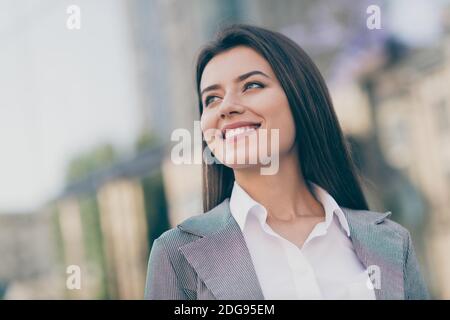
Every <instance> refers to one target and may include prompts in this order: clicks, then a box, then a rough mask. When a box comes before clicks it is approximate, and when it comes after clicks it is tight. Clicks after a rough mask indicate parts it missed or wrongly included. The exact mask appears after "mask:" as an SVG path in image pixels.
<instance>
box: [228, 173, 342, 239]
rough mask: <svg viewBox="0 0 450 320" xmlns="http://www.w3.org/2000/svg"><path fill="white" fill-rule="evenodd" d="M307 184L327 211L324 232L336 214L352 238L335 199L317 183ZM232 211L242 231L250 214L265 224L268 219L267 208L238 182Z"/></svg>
mask: <svg viewBox="0 0 450 320" xmlns="http://www.w3.org/2000/svg"><path fill="white" fill-rule="evenodd" d="M307 182H308V183H309V185H310V186H311V187H312V188H311V190H312V192H313V194H314V196H315V197H316V199H317V200H318V201H319V202H320V203H321V204H322V206H323V207H324V209H325V224H324V227H323V232H325V231H326V230H327V229H328V227H329V226H330V224H331V222H332V221H333V214H336V216H337V218H338V220H339V223H340V224H341V227H342V228H343V229H344V230H345V232H346V233H347V236H350V227H349V225H348V222H347V219H346V218H345V215H344V212H343V211H342V209H341V208H340V207H339V205H338V204H337V203H336V201H335V200H334V198H333V197H332V196H331V195H330V194H329V193H328V192H327V191H325V190H324V189H323V188H321V187H319V186H318V185H316V184H315V183H313V182H311V181H307ZM230 211H231V214H232V215H233V217H234V219H235V220H236V222H237V223H238V225H239V227H240V228H241V230H242V231H243V230H244V227H245V224H246V222H247V217H248V214H249V213H253V214H255V215H256V216H257V218H258V220H259V221H260V223H264V222H265V221H266V217H267V210H266V208H265V207H264V206H263V205H262V204H260V203H259V202H257V201H255V200H254V199H253V198H252V197H250V195H249V194H248V193H247V192H246V191H245V190H244V189H243V188H242V187H241V186H240V185H239V184H238V183H237V182H236V181H234V184H233V190H232V192H231V197H230Z"/></svg>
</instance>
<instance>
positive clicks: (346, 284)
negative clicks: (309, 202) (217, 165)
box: [230, 181, 376, 300]
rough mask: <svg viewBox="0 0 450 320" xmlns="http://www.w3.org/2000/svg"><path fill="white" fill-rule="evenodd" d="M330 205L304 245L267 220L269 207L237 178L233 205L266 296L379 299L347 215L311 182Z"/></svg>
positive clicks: (233, 213) (313, 188) (321, 201)
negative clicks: (352, 239)
mask: <svg viewBox="0 0 450 320" xmlns="http://www.w3.org/2000/svg"><path fill="white" fill-rule="evenodd" d="M308 183H310V185H311V186H312V188H311V189H312V190H313V194H314V196H315V197H316V199H317V200H318V201H319V202H320V203H321V204H322V206H323V207H324V210H325V221H323V222H320V223H318V224H317V225H316V226H315V227H314V228H313V230H312V231H311V233H310V234H309V236H308V238H307V239H306V241H305V243H304V244H303V246H302V247H301V248H299V247H298V246H297V245H295V244H294V243H292V242H290V241H289V240H287V239H285V238H283V237H282V236H280V235H279V234H278V233H276V232H275V231H274V230H273V229H272V228H271V227H270V226H269V225H268V224H267V223H266V218H267V210H266V208H265V207H264V206H262V205H261V204H260V203H258V202H256V201H255V200H254V199H252V198H251V197H250V196H249V195H248V193H247V192H246V191H245V190H244V189H242V187H241V186H239V184H238V183H237V182H236V181H235V182H234V186H233V190H232V193H231V197H230V210H231V213H232V215H233V217H234V218H235V220H236V222H237V223H238V224H239V227H240V228H241V230H242V233H243V235H244V238H245V241H246V243H247V247H248V249H249V252H250V256H251V258H252V261H253V265H254V267H255V271H256V275H257V277H258V280H259V283H260V285H261V289H262V291H263V295H264V297H265V299H268V300H270V299H352V300H353V299H367V300H375V299H376V298H375V293H374V291H373V287H372V286H371V285H370V279H369V276H368V273H367V270H366V269H365V268H364V266H363V264H362V263H361V261H360V260H359V258H358V257H357V255H356V253H355V251H354V249H353V245H352V242H351V239H350V238H349V237H350V229H349V226H348V223H347V220H346V218H345V216H344V213H343V212H342V210H341V208H340V207H339V206H338V204H337V203H336V201H335V200H334V199H333V197H332V196H331V195H329V194H328V192H326V191H325V190H324V189H322V188H321V187H319V186H318V185H316V184H314V183H312V182H309V181H308Z"/></svg>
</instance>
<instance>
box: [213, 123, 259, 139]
mask: <svg viewBox="0 0 450 320" xmlns="http://www.w3.org/2000/svg"><path fill="white" fill-rule="evenodd" d="M248 126H258V128H259V127H261V122H251V121H238V122H233V123H230V124H227V125H225V126H223V127H222V130H221V131H222V138H225V130H227V129H236V128H240V127H248Z"/></svg>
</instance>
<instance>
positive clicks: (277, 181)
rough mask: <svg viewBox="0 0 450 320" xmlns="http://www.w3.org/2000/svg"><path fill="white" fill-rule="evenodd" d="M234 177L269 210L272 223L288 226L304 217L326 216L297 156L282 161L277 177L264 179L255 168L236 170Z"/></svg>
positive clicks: (269, 176)
mask: <svg viewBox="0 0 450 320" xmlns="http://www.w3.org/2000/svg"><path fill="white" fill-rule="evenodd" d="M234 176H235V179H236V182H237V183H238V184H239V185H240V186H241V187H242V188H243V189H244V190H245V191H246V192H247V193H248V194H249V195H250V196H251V197H252V198H253V199H254V200H255V201H257V202H259V203H260V204H262V205H263V206H264V207H265V208H266V209H267V213H268V217H269V218H271V219H276V220H280V221H286V222H288V221H294V220H295V219H296V218H299V217H302V216H304V217H306V216H324V215H325V213H324V209H323V207H322V205H321V203H320V202H319V201H318V200H317V199H316V198H315V197H314V195H313V194H312V193H311V192H310V190H309V188H308V186H307V184H306V181H305V179H304V178H303V175H302V172H301V169H300V165H299V161H298V156H297V155H296V154H295V153H291V154H289V155H286V156H284V157H280V163H279V170H278V172H277V173H276V174H274V175H261V173H260V171H259V168H256V167H253V168H243V169H235V170H234Z"/></svg>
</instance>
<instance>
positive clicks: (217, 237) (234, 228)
mask: <svg viewBox="0 0 450 320" xmlns="http://www.w3.org/2000/svg"><path fill="white" fill-rule="evenodd" d="M215 209H216V210H221V212H220V213H221V214H222V215H225V219H223V220H224V221H225V223H224V224H222V225H219V226H216V227H210V230H209V231H208V232H207V233H206V234H199V232H197V234H198V235H200V236H201V238H199V239H198V240H195V241H193V242H190V243H188V244H186V245H184V246H182V247H181V248H180V251H181V252H182V254H183V255H184V257H185V258H186V259H187V261H188V262H189V264H190V265H191V266H192V267H193V268H194V269H195V271H196V272H197V274H198V276H199V277H200V278H201V279H202V281H203V282H204V283H205V285H206V286H207V287H208V288H209V289H210V290H211V292H212V293H213V295H214V296H215V297H216V298H217V299H219V300H234V299H239V300H253V299H256V300H263V299H264V296H263V293H262V290H261V287H260V284H259V281H258V278H257V276H256V272H255V269H254V266H253V262H252V260H251V256H250V252H249V250H248V248H247V245H246V243H245V239H244V236H243V234H242V231H241V229H240V228H239V225H238V224H237V222H236V220H235V219H234V218H233V216H232V215H231V212H230V210H229V208H228V202H227V200H225V202H223V203H222V204H221V205H220V206H219V207H216V208H215ZM215 209H213V210H215ZM217 213H218V212H216V214H217ZM207 214H212V213H207ZM222 218H223V217H222ZM210 226H211V225H210ZM179 227H180V228H181V229H182V230H186V225H179ZM216 229H217V230H216ZM198 231H200V229H198ZM191 232H192V230H191Z"/></svg>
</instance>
